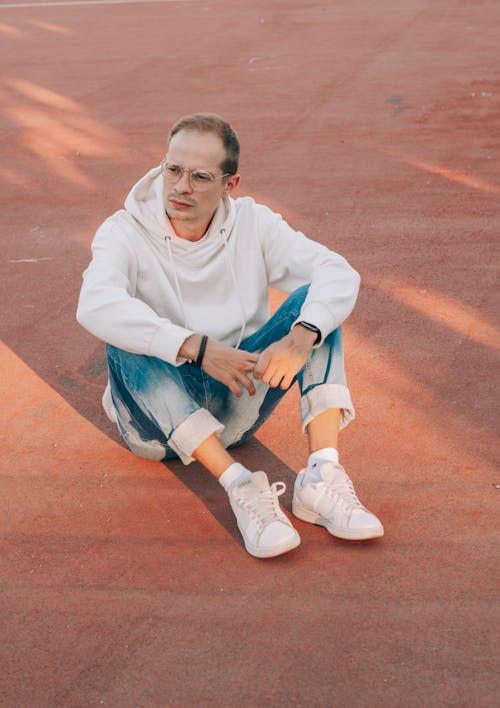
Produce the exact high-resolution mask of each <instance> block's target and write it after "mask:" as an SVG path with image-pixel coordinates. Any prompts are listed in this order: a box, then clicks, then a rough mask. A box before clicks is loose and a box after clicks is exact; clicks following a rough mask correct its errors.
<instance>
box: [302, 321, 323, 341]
mask: <svg viewBox="0 0 500 708" xmlns="http://www.w3.org/2000/svg"><path fill="white" fill-rule="evenodd" d="M297 324H298V325H302V327H305V328H306V329H309V330H310V331H311V332H316V339H315V340H314V344H317V343H318V342H320V341H321V330H320V329H318V327H316V325H313V324H311V323H310V322H304V321H303V320H301V321H300V322H297Z"/></svg>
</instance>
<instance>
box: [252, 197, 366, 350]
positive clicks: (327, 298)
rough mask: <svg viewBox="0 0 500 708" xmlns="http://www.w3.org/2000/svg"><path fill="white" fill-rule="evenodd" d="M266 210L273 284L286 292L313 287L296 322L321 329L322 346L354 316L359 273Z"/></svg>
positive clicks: (267, 255) (266, 246)
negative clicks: (305, 285)
mask: <svg viewBox="0 0 500 708" xmlns="http://www.w3.org/2000/svg"><path fill="white" fill-rule="evenodd" d="M263 209H264V210H265V212H264V213H263V214H262V216H263V218H264V219H265V221H266V222H267V227H265V228H263V229H262V232H261V233H263V234H264V241H263V249H264V258H265V262H266V268H267V272H268V279H269V284H270V285H271V286H273V287H275V288H278V289H280V290H284V291H285V292H292V291H293V290H295V289H296V288H297V287H299V286H300V285H304V284H309V292H308V294H307V297H306V299H305V301H304V304H303V306H302V310H301V312H300V316H299V317H298V319H297V320H296V322H300V321H301V320H304V321H305V322H310V323H311V324H313V325H316V327H318V328H319V330H320V331H321V334H322V337H321V341H320V342H318V343H317V345H316V346H319V345H320V344H321V342H322V341H323V339H324V338H325V337H326V336H328V335H329V334H330V332H333V330H334V329H336V328H337V327H339V326H340V325H341V324H342V323H343V322H344V321H345V320H346V319H347V317H348V316H349V315H350V314H351V312H352V310H353V308H354V305H355V303H356V299H357V296H358V291H359V285H360V276H359V273H358V272H357V271H356V270H354V268H352V267H351V266H350V265H349V263H348V262H347V261H346V259H345V258H343V257H342V256H341V255H339V254H338V253H335V252H334V251H331V250H330V249H328V248H326V246H323V245H322V244H320V243H317V242H316V241H312V240H311V239H309V238H307V237H306V236H304V234H303V233H301V232H300V231H294V230H293V229H292V228H291V227H290V226H289V225H288V224H287V223H286V221H284V220H283V219H282V217H281V216H280V215H279V214H274V213H273V212H271V211H270V210H268V209H267V207H264V208H263ZM294 324H295V323H294Z"/></svg>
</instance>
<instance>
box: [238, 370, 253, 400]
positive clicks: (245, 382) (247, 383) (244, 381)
mask: <svg viewBox="0 0 500 708" xmlns="http://www.w3.org/2000/svg"><path fill="white" fill-rule="evenodd" d="M238 383H240V384H241V385H242V386H244V387H245V388H246V390H247V391H248V393H249V394H250V395H251V396H253V395H254V393H255V386H254V384H253V381H252V380H251V379H249V378H248V376H245V375H244V374H241V376H238ZM240 390H241V389H240Z"/></svg>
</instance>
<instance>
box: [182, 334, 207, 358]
mask: <svg viewBox="0 0 500 708" xmlns="http://www.w3.org/2000/svg"><path fill="white" fill-rule="evenodd" d="M201 340H202V336H201V334H191V335H190V336H189V337H188V338H187V339H185V340H184V342H183V344H182V346H181V348H180V349H179V356H181V357H183V358H184V359H189V360H190V361H196V359H197V357H198V354H199V351H200V345H201Z"/></svg>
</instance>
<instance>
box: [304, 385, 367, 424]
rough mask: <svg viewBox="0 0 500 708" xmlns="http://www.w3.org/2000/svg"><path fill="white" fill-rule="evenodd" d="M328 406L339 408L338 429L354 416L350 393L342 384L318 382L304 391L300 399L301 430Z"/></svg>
mask: <svg viewBox="0 0 500 708" xmlns="http://www.w3.org/2000/svg"><path fill="white" fill-rule="evenodd" d="M329 408H340V425H339V427H340V430H342V428H345V427H346V425H349V423H350V422H351V420H354V418H355V412H354V406H353V405H352V400H351V394H350V393H349V389H348V388H347V386H344V385H343V384H320V385H319V386H315V387H314V388H312V389H311V390H310V391H308V392H307V393H305V394H304V395H303V396H302V397H301V399H300V415H301V418H302V431H303V432H305V431H306V426H308V425H309V423H310V422H311V420H313V418H316V417H317V416H318V415H320V413H323V412H324V411H326V410H328V409H329Z"/></svg>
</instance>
